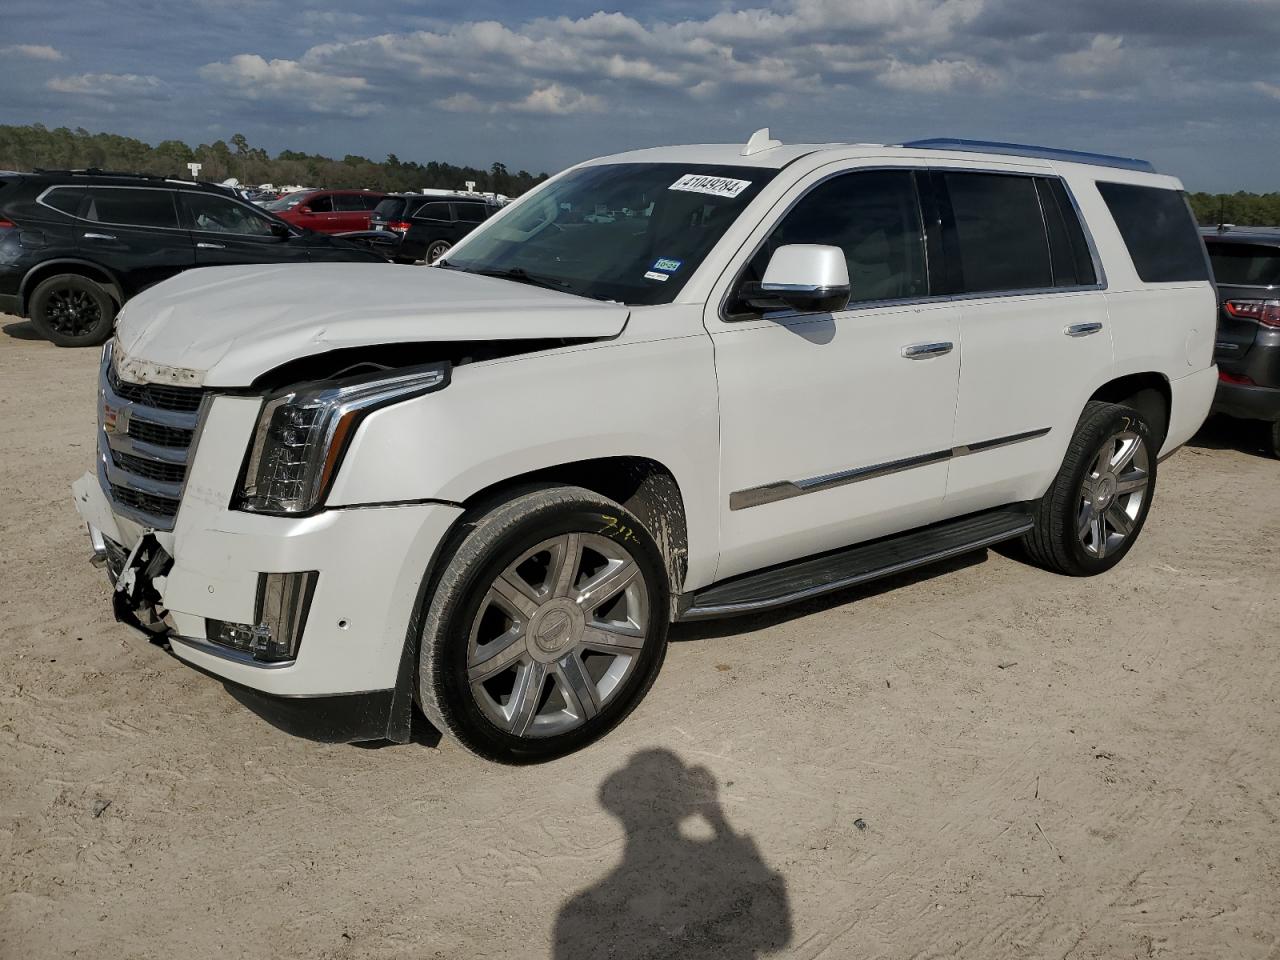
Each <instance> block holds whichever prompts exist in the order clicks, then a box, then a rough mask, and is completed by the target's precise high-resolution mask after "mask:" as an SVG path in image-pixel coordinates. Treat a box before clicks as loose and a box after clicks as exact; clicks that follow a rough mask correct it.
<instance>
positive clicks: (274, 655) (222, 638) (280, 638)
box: [205, 570, 320, 663]
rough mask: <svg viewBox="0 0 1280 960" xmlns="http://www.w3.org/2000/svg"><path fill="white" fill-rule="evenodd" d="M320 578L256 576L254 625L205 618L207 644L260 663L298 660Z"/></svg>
mask: <svg viewBox="0 0 1280 960" xmlns="http://www.w3.org/2000/svg"><path fill="white" fill-rule="evenodd" d="M319 576H320V573H319V571H317V570H303V571H300V572H298V573H260V574H258V599H257V604H256V606H255V610H254V621H255V622H254V623H251V624H250V623H231V622H230V621H227V620H214V619H213V618H211V617H210V618H206V619H205V636H206V637H207V638H208V640H209V642H210V643H216V644H217V645H218V646H220V647H227V648H229V649H231V650H237V651H239V652H240V653H247V654H249V655H250V656H251V657H253V659H254V660H259V661H261V662H263V663H284V662H287V661H291V660H296V659H298V645H299V644H300V643H301V642H302V631H303V628H304V627H306V624H307V612H308V611H309V610H310V609H311V596H312V594H313V593H315V589H316V580H317V579H318V578H319Z"/></svg>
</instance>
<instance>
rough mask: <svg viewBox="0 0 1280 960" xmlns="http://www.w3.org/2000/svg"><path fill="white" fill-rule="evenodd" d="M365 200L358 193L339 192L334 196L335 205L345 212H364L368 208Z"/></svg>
mask: <svg viewBox="0 0 1280 960" xmlns="http://www.w3.org/2000/svg"><path fill="white" fill-rule="evenodd" d="M364 200H365V198H364V197H362V196H361V195H360V194H358V193H339V194H337V195H335V196H334V198H333V202H334V207H335V208H336V209H337V210H339V211H341V212H344V213H363V212H364V211H366V210H368V209H369V208H368V207H366V206H365V203H364Z"/></svg>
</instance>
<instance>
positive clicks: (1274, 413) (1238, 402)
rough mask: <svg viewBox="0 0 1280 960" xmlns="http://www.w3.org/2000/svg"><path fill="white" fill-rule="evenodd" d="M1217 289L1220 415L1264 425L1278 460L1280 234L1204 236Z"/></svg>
mask: <svg viewBox="0 0 1280 960" xmlns="http://www.w3.org/2000/svg"><path fill="white" fill-rule="evenodd" d="M1205 245H1206V246H1207V247H1208V249H1209V258H1210V259H1211V260H1212V261H1213V273H1214V277H1215V279H1216V280H1217V284H1218V301H1219V312H1218V338H1217V344H1216V347H1215V351H1214V359H1215V360H1216V361H1217V364H1218V377H1219V381H1220V382H1219V383H1218V394H1217V397H1216V398H1215V399H1214V402H1213V409H1214V412H1216V413H1223V414H1226V415H1228V416H1232V417H1237V418H1240V419H1243V420H1259V421H1261V422H1262V423H1264V424H1265V425H1266V430H1267V443H1268V444H1269V446H1270V449H1271V453H1272V454H1273V455H1274V456H1277V457H1280V229H1265V230H1259V229H1249V228H1224V229H1221V230H1213V231H1208V232H1206V235H1205Z"/></svg>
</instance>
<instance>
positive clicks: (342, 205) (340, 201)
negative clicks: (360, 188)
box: [332, 193, 372, 233]
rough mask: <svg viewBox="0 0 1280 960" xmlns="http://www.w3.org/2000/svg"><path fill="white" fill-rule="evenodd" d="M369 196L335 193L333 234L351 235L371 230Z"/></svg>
mask: <svg viewBox="0 0 1280 960" xmlns="http://www.w3.org/2000/svg"><path fill="white" fill-rule="evenodd" d="M368 200H369V195H368V194H361V193H335V194H334V195H333V208H334V219H333V224H334V226H333V231H332V232H333V233H351V232H353V231H355V230H368V229H369V211H370V210H371V209H372V208H371V207H370V205H369V203H368V202H367V201H368Z"/></svg>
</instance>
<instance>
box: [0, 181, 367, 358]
mask: <svg viewBox="0 0 1280 960" xmlns="http://www.w3.org/2000/svg"><path fill="white" fill-rule="evenodd" d="M377 259H378V258H377V257H376V256H375V255H373V254H372V253H370V252H369V251H368V250H364V249H361V248H360V247H359V246H357V245H355V244H351V243H348V242H346V241H343V240H341V239H338V238H335V237H330V236H325V235H323V234H319V233H314V232H311V231H309V230H303V229H300V228H298V227H296V226H293V225H291V224H289V223H287V222H285V221H283V220H281V219H280V218H278V217H276V216H273V215H272V214H270V213H267V212H265V211H263V210H262V209H260V208H258V207H256V206H254V205H253V204H250V203H247V202H245V201H243V200H241V199H240V198H239V197H237V196H235V195H234V194H233V193H232V192H230V191H229V190H226V189H224V188H222V187H220V186H215V185H213V184H206V183H193V182H189V181H179V180H166V179H164V178H161V177H147V176H137V175H129V174H82V173H73V172H64V173H57V172H48V171H46V172H42V173H38V174H4V175H0V312H3V313H12V314H16V315H17V316H22V317H30V319H31V321H32V323H33V325H34V326H35V328H36V329H37V330H38V331H39V332H40V334H41V335H42V336H45V337H47V338H48V339H50V340H52V341H53V342H54V343H56V344H58V345H59V346H87V345H92V344H100V343H102V342H103V341H104V340H106V339H107V338H108V337H109V336H110V335H111V330H112V325H113V323H114V321H115V317H116V314H117V312H118V311H119V309H120V308H121V307H122V306H123V305H124V304H125V303H126V302H127V301H128V300H129V299H130V298H131V297H133V296H134V295H136V294H137V293H139V292H140V291H142V290H145V289H146V288H148V287H150V286H153V285H154V284H156V283H159V282H160V281H162V280H165V279H168V278H169V277H172V276H174V275H175V274H177V273H179V272H181V271H183V270H187V269H189V268H191V267H203V266H226V265H234V264H245V263H315V262H320V261H323V262H335V261H364V262H374V261H376V260H377Z"/></svg>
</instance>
